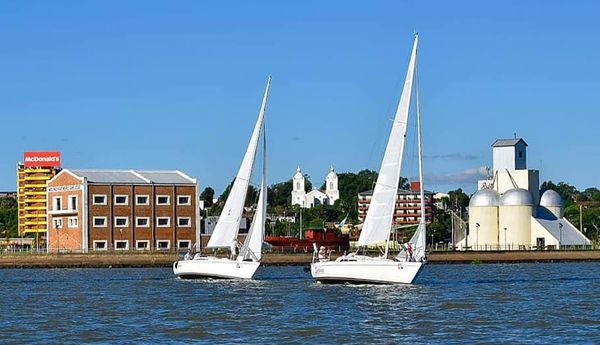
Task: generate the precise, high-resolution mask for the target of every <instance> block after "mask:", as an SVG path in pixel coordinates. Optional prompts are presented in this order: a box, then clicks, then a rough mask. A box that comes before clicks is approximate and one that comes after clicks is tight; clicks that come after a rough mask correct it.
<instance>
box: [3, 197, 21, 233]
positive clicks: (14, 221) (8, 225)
mask: <svg viewBox="0 0 600 345" xmlns="http://www.w3.org/2000/svg"><path fill="white" fill-rule="evenodd" d="M18 213H19V211H18V208H17V201H16V200H15V199H13V198H0V236H2V237H3V238H7V237H18V236H19V230H18V227H19V224H18Z"/></svg>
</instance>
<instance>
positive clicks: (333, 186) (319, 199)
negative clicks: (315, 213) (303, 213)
mask: <svg viewBox="0 0 600 345" xmlns="http://www.w3.org/2000/svg"><path fill="white" fill-rule="evenodd" d="M292 181H293V189H292V205H298V206H300V207H304V208H313V207H315V206H317V205H330V206H332V205H333V204H334V203H335V201H336V200H337V199H339V198H340V191H339V189H338V176H337V174H336V173H335V170H334V169H333V167H331V169H330V170H329V173H328V174H327V176H326V177H325V190H324V191H323V190H318V189H313V190H311V191H310V192H308V193H307V192H306V190H305V178H304V175H303V174H302V171H301V170H300V167H298V169H297V170H296V174H295V175H294V178H293V179H292Z"/></svg>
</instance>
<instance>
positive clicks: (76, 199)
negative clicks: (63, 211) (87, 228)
mask: <svg viewBox="0 0 600 345" xmlns="http://www.w3.org/2000/svg"><path fill="white" fill-rule="evenodd" d="M73 199H75V208H71V200H73ZM67 200H68V201H69V204H68V205H67V210H71V211H77V205H79V198H78V197H77V195H69V196H67Z"/></svg>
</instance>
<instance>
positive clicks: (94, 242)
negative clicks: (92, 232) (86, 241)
mask: <svg viewBox="0 0 600 345" xmlns="http://www.w3.org/2000/svg"><path fill="white" fill-rule="evenodd" d="M98 243H104V248H96V244H98ZM92 248H94V250H98V251H100V250H108V241H106V240H95V241H93V243H92Z"/></svg>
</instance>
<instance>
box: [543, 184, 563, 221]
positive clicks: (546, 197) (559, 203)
mask: <svg viewBox="0 0 600 345" xmlns="http://www.w3.org/2000/svg"><path fill="white" fill-rule="evenodd" d="M540 206H542V207H545V208H547V209H548V210H549V211H550V212H552V214H553V215H554V216H555V217H556V218H562V217H563V216H564V207H563V200H562V198H561V197H560V195H559V194H558V193H557V192H555V191H553V190H552V189H548V190H547V191H545V192H544V194H542V197H541V198H540Z"/></svg>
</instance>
